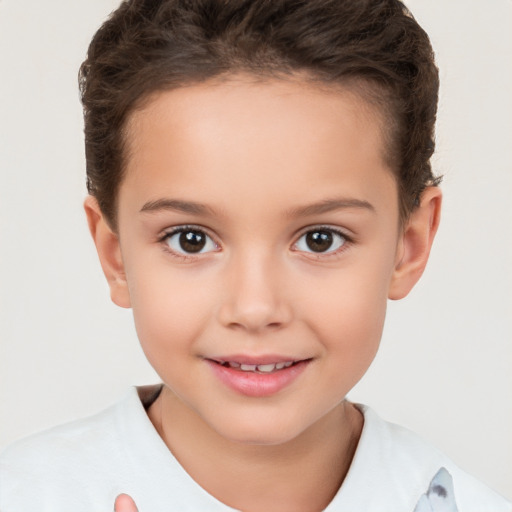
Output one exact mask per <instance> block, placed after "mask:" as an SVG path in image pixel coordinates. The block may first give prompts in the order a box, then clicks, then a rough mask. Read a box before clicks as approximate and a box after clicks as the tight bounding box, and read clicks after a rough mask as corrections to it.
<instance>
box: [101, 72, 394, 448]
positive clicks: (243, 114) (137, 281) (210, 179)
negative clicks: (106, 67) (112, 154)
mask: <svg viewBox="0 0 512 512" xmlns="http://www.w3.org/2000/svg"><path fill="white" fill-rule="evenodd" d="M128 143H129V156H128V162H127V169H126V171H127V173H126V178H125V180H124V181H123V183H122V185H121V187H120V191H119V211H118V227H119V240H120V249H121V254H122V265H123V266H122V268H121V271H120V272H119V275H118V276H117V277H116V278H115V279H114V280H113V281H112V280H111V285H112V297H113V299H114V301H116V302H117V303H118V304H120V305H122V306H131V307H132V308H133V312H134V317H135V323H136V328H137V332H138V335H139V338H140V341H141V344H142V347H143V349H144V351H145V353H146V355H147V357H148V359H149V361H150V363H151V364H152V365H153V367H154V368H155V369H156V371H157V372H158V374H159V375H160V376H161V378H162V379H163V381H164V383H165V384H166V385H167V386H168V387H169V388H170V389H171V390H172V391H173V392H174V393H175V394H176V395H177V396H178V397H179V398H180V399H181V401H182V404H184V405H185V407H189V408H191V409H192V410H193V411H195V413H197V418H200V419H201V420H202V421H205V422H206V423H207V424H208V425H210V426H211V427H213V429H214V430H215V431H216V432H218V433H220V434H221V435H222V436H224V437H226V438H228V439H232V440H238V441H243V442H250V443H263V444H275V443H280V442H284V441H286V440H290V439H293V438H294V437H296V436H298V435H299V434H300V433H302V432H304V431H305V430H306V429H307V428H308V427H309V426H311V425H313V424H315V423H316V422H317V421H318V420H320V419H321V418H323V417H325V416H326V415H328V413H329V412H331V411H333V410H334V409H335V408H336V406H337V405H338V404H340V402H341V401H342V400H343V398H344V397H345V395H346V393H347V392H348V391H349V390H350V389H351V388H352V387H353V386H354V385H355V383H356V382H357V381H358V380H359V379H360V378H361V377H362V375H363V374H364V373H365V372H366V370H367V369H368V367H369V365H370V363H371V361H372V360H373V358H374V356H375V353H376V351H377V348H378V345H379V340H380V337H381V333H382V328H383V322H384V317H385V311H386V301H387V298H388V295H389V293H390V287H391V286H392V283H393V281H394V279H395V271H396V267H397V262H398V260H399V258H400V257H401V254H402V252H403V251H402V236H401V230H400V223H399V214H398V197H397V186H396V182H395V179H394V178H393V176H392V173H391V171H390V170H389V169H388V168H387V167H386V164H385V162H384V157H383V154H384V147H383V142H382V138H381V133H380V124H379V121H378V117H377V116H376V115H375V113H374V112H372V110H371V109H370V108H369V107H368V106H367V105H366V104H365V103H364V102H363V101H362V100H360V99H358V98H357V97H355V96H354V95H351V94H349V93H344V92H339V91H338V92H326V91H320V90H317V89H313V88H308V87H307V86H305V85H303V84H300V83H292V82H278V81H275V82H266V83H260V84H255V83H250V82H249V81H247V80H243V79H240V80H238V81H231V82H227V83H223V84H220V85H219V84H217V85H212V84H209V85H197V86H193V87H186V88H182V89H179V90H175V91H170V92H163V93H161V94H159V95H158V96H156V97H155V98H154V99H153V100H152V101H151V102H150V103H148V104H147V105H146V106H145V107H144V108H142V110H140V111H138V112H136V113H135V114H134V115H133V116H132V118H131V121H130V123H129V136H128ZM176 229H178V230H180V231H177V232H176ZM124 273H125V274H124ZM125 279H126V282H125V281H124V280H125ZM290 362H293V363H294V364H293V366H291V367H289V368H283V369H277V368H276V369H273V366H272V365H273V364H275V363H290ZM229 363H231V366H234V367H237V366H238V365H240V364H247V365H256V364H258V363H259V364H262V365H265V366H262V367H261V371H249V372H245V371H242V370H241V369H240V368H228V367H227V366H228V365H229ZM281 366H282V364H280V365H278V367H281ZM267 372H269V373H267Z"/></svg>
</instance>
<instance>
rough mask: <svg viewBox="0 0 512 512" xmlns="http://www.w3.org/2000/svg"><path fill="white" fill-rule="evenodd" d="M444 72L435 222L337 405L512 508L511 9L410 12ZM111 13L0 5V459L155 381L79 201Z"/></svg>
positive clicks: (420, 3) (448, 6) (421, 4)
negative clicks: (420, 268) (417, 270)
mask: <svg viewBox="0 0 512 512" xmlns="http://www.w3.org/2000/svg"><path fill="white" fill-rule="evenodd" d="M407 3H408V5H409V6H410V8H411V9H412V11H413V13H414V14H415V16H416V18H417V19H418V21H419V22H420V23H421V24H422V25H423V26H424V28H425V29H426V30H427V32H428V33H429V34H430V36H431V39H432V43H433V45H434V48H435V50H436V54H437V60H438V64H439V67H440V69H441V80H442V88H441V101H440V111H439V122H438V128H437V134H438V135H437V143H438V149H437V153H436V156H435V158H434V161H433V163H434V167H435V169H436V172H438V173H440V174H444V176H445V179H444V183H443V185H442V187H443V190H444V194H445V201H444V213H443V220H442V225H441V229H440V232H439V234H438V238H437V240H436V243H435V247H434V249H433V253H432V256H431V261H430V264H429V266H428V268H427V271H426V273H425V275H424V277H423V279H422V281H421V282H420V284H419V285H418V286H417V288H416V289H415V290H414V291H413V292H412V294H411V295H410V296H409V297H408V298H406V299H405V300H403V301H400V302H397V303H390V305H389V314H388V321H387V324H386V328H385V332H384V337H383V342H382V347H381V351H380V353H379V355H378V356H377V359H376V360H375V362H374V364H373V365H372V367H371V368H370V370H369V372H368V373H367V375H366V376H365V378H364V379H363V380H362V382H361V383H360V384H359V385H358V386H357V387H356V388H355V389H354V390H353V392H352V393H351V394H350V395H349V396H350V397H351V398H352V399H353V400H356V401H360V402H364V403H368V404H370V405H371V406H372V407H374V408H375V409H376V410H377V411H378V412H379V413H380V415H382V416H383V417H384V418H386V419H388V420H390V421H393V422H397V423H400V424H403V425H405V426H407V427H409V428H411V429H413V430H415V431H417V432H418V433H419V434H420V435H422V436H423V437H425V438H426V439H428V440H429V441H431V442H433V443H434V444H435V445H437V446H438V447H439V448H441V449H442V450H444V451H445V452H447V453H448V455H449V456H451V457H452V458H453V459H454V460H455V461H456V462H457V463H458V464H459V465H460V466H462V467H463V468H464V469H466V470H467V471H469V472H471V473H473V474H474V475H476V476H477V477H478V478H480V479H481V480H483V481H484V482H486V483H487V484H488V485H490V486H491V487H493V488H495V489H496V490H498V491H499V492H501V493H502V494H504V495H505V496H507V497H508V498H512V434H511V433H512V371H511V369H512V320H511V318H512V264H511V263H512V201H511V197H512V164H511V162H512V158H511V157H512V154H511V146H512V100H511V98H512V71H511V70H512V66H511V63H512V30H511V27H512V2H511V1H510V0H489V1H488V2H482V1H480V0H478V1H477V0H443V1H440V0H437V1H436V0H434V1H433V0H410V1H409V2H407ZM117 4H118V2H117V1H114V0H72V1H70V0H46V1H44V2H42V1H40V0H25V1H23V2H20V1H19V0H0V173H1V175H0V178H1V179H0V209H1V210H0V215H1V217H0V219H1V220H0V222H1V225H0V229H1V232H0V248H1V253H0V301H1V302H0V321H1V325H0V333H1V352H0V371H1V380H0V388H1V389H0V393H1V394H0V404H1V409H0V418H1V420H0V447H3V446H5V445H6V444H8V443H10V442H11V441H13V440H15V439H17V438H19V437H21V436H25V435H27V434H30V433H32V432H34V431H37V430H41V429H43V428H46V427H49V426H51V425H54V424H56V423H60V422H64V421H68V420H72V419H74V418H78V417H81V416H84V415H88V414H91V413H94V412H95V411H98V410H99V409H101V408H104V407H105V406H107V405H109V404H110V403H112V402H113V401H115V400H116V399H117V398H118V397H120V396H121V395H122V394H123V393H124V392H125V390H126V388H127V387H128V386H130V385H132V384H144V383H153V382H157V381H158V378H157V376H156V375H155V374H154V372H153V370H152V369H151V368H150V367H149V365H148V363H147V362H146V361H145V358H144V355H143V353H142V351H141V349H140V348H139V346H138V343H137V339H136V336H135V331H134V328H133V322H132V317H131V312H130V311H128V310H122V309H119V308H117V307H116V306H114V305H113V304H111V303H110V300H109V294H108V290H107V286H106V284H105V282H104V278H103V275H102V274H101V270H100V266H99V263H98V262H97V258H96V254H95V250H94V248H93V244H92V242H91V241H90V240H89V234H88V232H87V227H86V222H85V218H84V215H83V212H82V201H83V199H84V197H85V193H86V192H85V178H84V169H85V164H84V156H83V154H84V151H83V141H82V119H81V106H80V104H79V99H78V92H77V70H78V67H79V65H80V63H81V62H82V60H83V59H84V57H85V53H86V48H87V45H88V42H89V40H90V38H91V37H92V35H93V33H94V32H95V30H96V29H97V28H98V26H99V24H100V23H101V22H102V21H103V20H104V19H105V17H106V16H107V15H108V13H109V12H110V11H111V10H112V9H114V8H115V7H116V6H117Z"/></svg>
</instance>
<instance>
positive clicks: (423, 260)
mask: <svg viewBox="0 0 512 512" xmlns="http://www.w3.org/2000/svg"><path fill="white" fill-rule="evenodd" d="M441 199H442V194H441V190H440V189H439V188H438V187H427V188H426V189H425V190H424V192H423V194H422V195H421V201H420V205H419V206H418V207H417V208H416V209H415V210H414V211H413V212H412V213H411V215H410V217H409V219H408V221H407V224H406V226H405V228H404V231H403V233H402V238H401V240H400V242H399V246H398V250H397V261H396V266H395V270H394V272H393V276H392V279H391V284H390V288H389V293H388V297H389V298H390V299H392V300H398V299H402V298H403V297H405V296H406V295H407V294H408V293H409V292H410V291H411V290H412V288H413V287H414V285H415V284H416V283H417V282H418V280H419V278H420V277H421V275H422V274H423V271H424V270H425V267H426V265H427V261H428V257H429V254H430V249H431V247H432V243H433V241H434V237H435V234H436V232H437V228H438V226H439V221H440V217H441Z"/></svg>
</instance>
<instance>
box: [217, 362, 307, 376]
mask: <svg viewBox="0 0 512 512" xmlns="http://www.w3.org/2000/svg"><path fill="white" fill-rule="evenodd" d="M305 361H306V360H304V361H281V362H279V363H267V364H244V363H238V362H236V361H215V360H213V362H214V363H217V364H219V365H220V366H223V367H225V368H231V369H233V370H238V371H240V372H252V373H274V372H277V371H280V370H284V369H286V368H290V367H291V366H294V365H296V364H298V363H301V362H305Z"/></svg>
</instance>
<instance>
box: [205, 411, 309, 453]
mask: <svg viewBox="0 0 512 512" xmlns="http://www.w3.org/2000/svg"><path fill="white" fill-rule="evenodd" d="M226 420H228V421H226ZM215 423H216V422H215ZM300 425H301V423H300V422H297V421H296V420H295V421H294V418H288V419H286V418H283V417H282V416H280V417H276V416H270V417H269V416H267V417H266V418H257V417H254V416H253V417H249V418H247V417H244V418H224V421H223V423H222V425H220V424H212V423H210V426H211V427H213V429H214V430H215V431H216V432H217V433H218V434H219V435H221V436H222V437H223V438H224V439H226V440H228V441H231V442H234V443H238V444H243V445H248V446H278V445H284V444H286V443H289V442H291V441H293V440H294V439H296V438H298V437H299V436H300V435H301V434H302V433H303V432H304V431H305V430H307V428H308V426H304V428H300Z"/></svg>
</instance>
